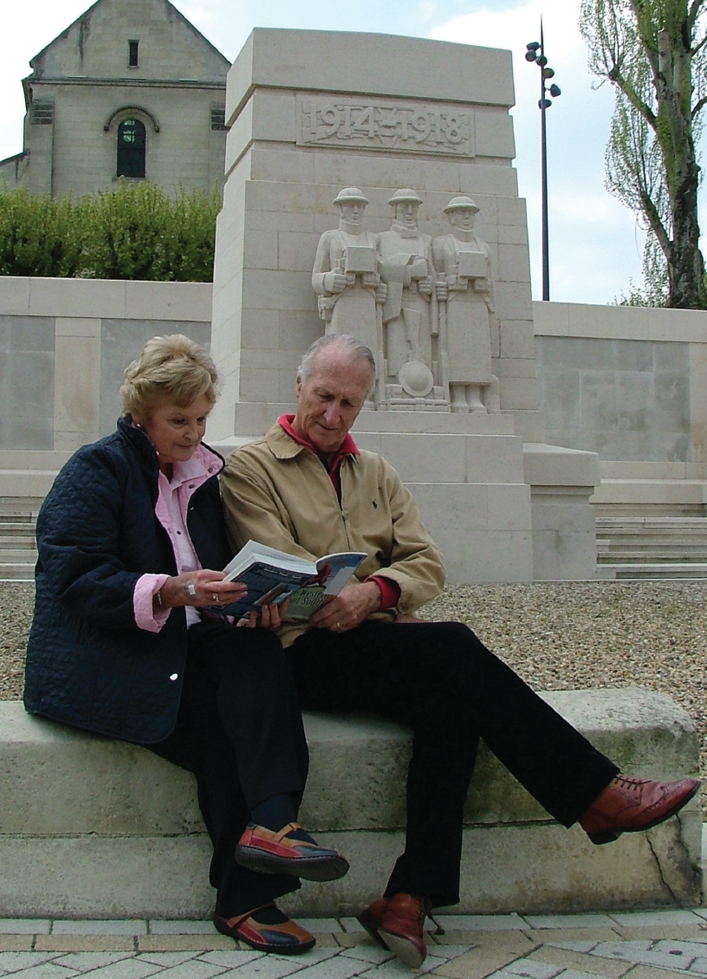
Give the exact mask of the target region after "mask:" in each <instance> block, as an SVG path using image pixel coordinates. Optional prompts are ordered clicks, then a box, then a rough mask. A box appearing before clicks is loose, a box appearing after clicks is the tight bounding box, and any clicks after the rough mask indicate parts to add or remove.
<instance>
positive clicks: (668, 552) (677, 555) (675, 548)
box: [597, 541, 707, 563]
mask: <svg viewBox="0 0 707 979" xmlns="http://www.w3.org/2000/svg"><path fill="white" fill-rule="evenodd" d="M597 560H598V561H599V562H601V563H612V562H617V561H618V562H626V561H639V562H646V561H648V562H650V563H660V562H663V561H665V562H668V563H671V562H676V561H677V562H678V563H681V562H687V561H707V546H696V545H691V544H683V543H681V542H679V541H675V542H670V543H666V544H656V545H654V546H652V547H651V546H646V547H642V546H637V545H636V544H635V543H631V544H616V545H608V546H607V545H606V544H604V543H602V542H600V541H597Z"/></svg>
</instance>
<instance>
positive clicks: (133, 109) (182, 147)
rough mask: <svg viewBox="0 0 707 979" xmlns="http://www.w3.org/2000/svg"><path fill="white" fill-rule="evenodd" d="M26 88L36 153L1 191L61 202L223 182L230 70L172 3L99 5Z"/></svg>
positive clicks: (21, 156)
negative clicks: (101, 193)
mask: <svg viewBox="0 0 707 979" xmlns="http://www.w3.org/2000/svg"><path fill="white" fill-rule="evenodd" d="M30 65H31V68H32V73H31V74H30V75H28V76H27V78H25V79H23V82H22V84H23V87H24V93H25V104H26V106H27V114H26V117H25V124H24V148H23V150H22V152H21V153H18V154H17V155H16V156H12V157H9V158H8V159H6V160H0V189H1V188H2V187H3V185H4V186H5V187H7V188H8V189H14V188H17V187H25V188H27V190H29V191H31V192H33V193H37V194H51V195H52V196H54V197H59V196H65V195H68V194H73V195H80V194H86V193H93V192H95V191H98V190H109V189H110V188H111V187H114V186H115V183H116V181H117V180H118V179H119V178H120V177H125V178H126V179H128V180H141V179H147V180H150V181H152V182H153V183H156V184H159V185H160V186H161V187H163V188H164V189H165V190H167V191H168V192H171V191H174V190H175V189H176V188H177V187H179V186H180V185H181V186H183V187H184V188H185V189H188V190H191V189H197V188H198V189H201V190H206V191H208V190H209V189H210V188H211V187H213V186H214V185H215V184H217V183H219V182H220V181H221V180H222V179H223V164H224V154H225V140H226V127H225V124H224V111H225V110H224V106H225V98H226V74H227V72H228V69H229V67H230V62H229V61H228V60H227V59H226V58H225V57H224V56H223V55H222V54H221V53H220V52H219V51H217V50H216V48H215V47H214V46H213V45H212V44H211V43H210V42H209V41H207V39H206V38H205V37H204V36H203V34H201V33H200V32H199V31H198V30H197V29H196V28H195V27H194V26H193V25H192V24H191V23H189V21H188V20H187V19H186V18H185V17H184V16H183V15H182V14H181V13H179V11H178V10H177V9H176V8H175V7H174V6H173V5H172V4H171V3H170V2H169V0H97V2H96V3H94V4H93V6H92V7H89V9H88V10H87V11H86V12H85V13H84V14H82V15H81V17H79V18H78V19H77V20H75V21H74V23H73V24H71V25H70V26H69V27H67V28H66V30H65V31H64V32H63V33H62V34H60V35H59V36H58V37H57V38H55V39H54V40H53V41H52V42H51V43H50V44H48V45H47V46H46V47H45V48H44V49H43V50H42V51H40V52H39V54H37V55H36V56H35V57H34V58H33V59H32V60H31V62H30Z"/></svg>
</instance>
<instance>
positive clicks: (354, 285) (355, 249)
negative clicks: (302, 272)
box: [312, 187, 386, 352]
mask: <svg viewBox="0 0 707 979" xmlns="http://www.w3.org/2000/svg"><path fill="white" fill-rule="evenodd" d="M333 203H334V204H335V205H336V206H337V208H338V209H339V226H338V228H334V229H332V230H331V231H325V232H324V234H323V235H322V236H321V238H320V239H319V245H318V246H317V254H316V257H315V259H314V268H313V271H312V288H313V289H314V291H315V292H316V293H317V296H318V297H319V298H318V307H319V315H320V317H321V318H322V319H323V320H324V321H325V323H326V332H327V333H351V334H352V335H353V336H355V337H357V338H358V339H359V340H362V341H363V342H364V343H365V344H366V345H367V346H369V347H370V348H371V350H373V351H374V352H375V351H376V350H379V349H380V346H381V340H382V338H381V319H380V307H381V305H382V304H383V302H384V301H385V293H386V290H385V286H384V285H382V284H381V279H380V272H379V267H380V262H379V256H378V240H377V235H375V234H374V233H373V232H370V231H364V230H363V226H362V225H363V212H364V210H365V207H366V205H367V204H368V198H366V197H365V196H364V195H363V194H362V193H361V191H360V190H359V189H358V188H357V187H345V188H344V189H343V190H341V191H339V193H338V194H337V196H336V197H335V199H334V201H333Z"/></svg>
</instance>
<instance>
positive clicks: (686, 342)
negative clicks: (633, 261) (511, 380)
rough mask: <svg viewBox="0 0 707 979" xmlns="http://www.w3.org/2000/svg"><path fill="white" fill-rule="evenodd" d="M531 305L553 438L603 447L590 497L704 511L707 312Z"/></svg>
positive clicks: (548, 434)
mask: <svg viewBox="0 0 707 979" xmlns="http://www.w3.org/2000/svg"><path fill="white" fill-rule="evenodd" d="M533 314H534V321H535V337H536V349H537V366H538V380H539V386H540V402H541V406H542V410H543V413H544V417H545V426H546V437H547V440H548V442H552V443H553V444H555V445H562V446H568V447H570V448H573V449H585V450H589V451H593V452H597V453H598V454H599V458H600V469H601V476H602V484H601V487H600V488H599V490H598V491H597V493H596V494H595V496H594V499H593V502H595V503H612V504H619V503H620V504H622V505H625V506H628V507H634V508H636V507H637V508H639V509H640V508H641V507H642V506H646V507H654V506H661V507H662V506H664V505H666V504H670V505H671V506H675V507H678V508H682V509H694V511H695V512H696V513H701V512H702V507H703V505H704V502H705V500H704V495H705V494H704V486H703V484H704V481H705V478H706V477H707V312H694V311H688V310H667V309H648V308H630V307H619V306H588V305H574V304H569V303H540V302H536V303H534V304H533Z"/></svg>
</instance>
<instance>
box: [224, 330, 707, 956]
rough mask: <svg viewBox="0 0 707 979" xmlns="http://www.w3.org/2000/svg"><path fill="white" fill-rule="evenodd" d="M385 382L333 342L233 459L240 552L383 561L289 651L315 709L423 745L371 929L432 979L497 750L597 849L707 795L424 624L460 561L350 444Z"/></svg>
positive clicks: (461, 631)
mask: <svg viewBox="0 0 707 979" xmlns="http://www.w3.org/2000/svg"><path fill="white" fill-rule="evenodd" d="M373 380H374V368H373V357H372V354H371V351H370V350H369V349H368V348H366V347H365V346H364V345H363V344H362V343H361V342H360V341H358V340H356V339H354V338H353V337H350V336H346V335H339V336H336V335H327V336H324V337H322V338H320V339H319V340H317V341H315V343H314V344H313V345H312V347H310V349H309V351H308V352H307V353H306V355H305V357H304V359H303V361H302V364H301V366H300V369H299V371H298V374H297V384H296V399H297V410H296V412H295V414H294V415H283V416H282V417H281V418H280V419H279V420H278V422H277V423H276V424H275V425H274V426H273V427H272V428H271V429H270V431H269V432H268V433H267V434H266V435H265V436H264V437H262V438H260V439H258V440H256V441H255V442H252V443H250V444H249V445H247V446H245V447H244V448H242V449H239V450H238V451H236V452H234V453H232V454H231V456H230V457H229V459H228V462H227V465H226V468H225V470H224V474H223V482H222V492H223V497H224V502H225V505H226V512H227V519H228V522H229V528H230V532H231V534H232V536H233V542H234V543H235V544H236V545H239V546H240V545H242V544H243V543H244V542H245V541H246V540H247V539H248V538H249V537H252V538H254V539H256V540H259V541H262V542H263V543H266V544H270V545H273V546H275V547H279V548H281V549H282V550H285V551H288V552H291V553H293V554H300V555H306V556H307V557H309V558H316V557H320V556H322V555H324V554H326V553H329V552H334V551H343V550H352V549H355V550H360V551H365V552H366V553H367V554H368V557H367V559H366V560H365V561H364V562H363V563H362V565H361V566H360V568H359V570H358V571H357V573H356V574H357V577H356V580H354V581H352V582H351V583H350V584H348V585H347V586H346V587H345V588H344V589H343V590H342V591H341V592H340V593H339V595H337V596H336V597H335V598H333V599H331V600H330V601H329V602H327V604H325V605H324V606H323V607H322V608H321V609H320V610H319V611H318V612H316V613H315V614H314V615H313V616H312V618H311V619H310V621H309V622H308V623H305V624H302V623H297V624H291V625H289V626H286V627H284V628H283V629H282V631H281V638H282V641H283V644H284V645H285V646H287V647H288V648H289V653H290V662H291V665H292V670H293V674H294V677H295V681H296V683H297V686H298V689H299V693H300V699H301V703H302V706H303V707H306V708H311V709H314V710H344V711H346V710H368V711H376V712H378V713H379V714H381V715H383V716H385V717H388V718H391V719H393V720H395V721H398V722H402V723H404V724H406V725H408V726H409V727H410V728H411V729H412V732H413V754H412V758H411V761H410V767H409V770H408V779H407V832H406V842H405V852H404V853H403V854H402V856H401V857H400V858H399V859H398V860H397V862H396V864H395V867H394V869H393V872H392V874H391V876H390V879H389V881H388V884H387V886H386V887H385V890H384V893H383V897H382V898H380V899H379V900H377V901H375V902H374V903H373V904H372V905H370V907H368V908H366V909H365V910H364V911H363V912H362V914H361V918H360V920H361V922H362V923H363V925H364V926H365V927H366V929H367V930H368V931H369V932H370V934H371V935H372V936H373V937H374V938H376V940H377V941H379V942H380V943H381V944H382V945H384V946H385V947H387V948H389V949H391V950H392V951H393V952H394V953H395V954H396V955H397V956H398V957H399V958H400V959H401V960H402V961H404V962H406V963H407V964H408V965H410V966H412V967H414V968H417V967H419V966H420V965H421V963H422V962H423V960H424V958H425V955H426V948H425V942H424V932H423V926H424V922H425V916H426V915H427V914H429V913H430V910H431V908H433V907H435V906H438V907H439V906H444V905H451V904H455V903H457V902H458V900H459V872H460V859H461V843H462V821H463V807H464V801H465V799H466V795H467V791H468V788H469V781H470V778H471V773H472V769H473V767H474V759H475V754H476V748H477V744H478V741H479V738H480V737H482V738H483V739H484V741H485V742H486V744H487V745H488V746H489V748H490V749H491V751H493V752H494V754H495V755H496V756H497V757H498V758H499V759H500V760H501V761H502V762H503V764H504V765H506V767H507V768H508V769H509V770H510V771H511V772H512V773H513V775H515V777H516V778H517V779H518V780H519V781H520V782H521V783H522V784H523V785H524V786H525V787H526V788H527V789H528V791H529V792H530V793H531V794H532V795H533V796H534V797H535V798H536V799H537V800H538V801H539V802H540V803H541V804H542V805H543V806H544V807H545V809H547V811H548V812H549V813H550V814H551V815H552V816H554V818H555V819H557V820H558V821H559V822H561V823H562V824H564V825H565V826H571V825H572V824H573V823H575V822H577V821H579V823H580V824H581V826H582V827H583V829H584V830H585V831H586V832H587V833H588V834H589V837H590V839H592V840H593V842H595V843H607V842H609V841H611V840H614V839H616V838H617V836H618V835H619V834H620V833H622V832H631V831H637V830H643V829H647V828H648V827H650V826H654V825H656V823H659V822H662V821H663V820H664V819H667V818H668V817H669V816H671V815H672V814H673V813H675V812H677V811H678V810H679V809H681V808H682V806H684V805H685V803H686V802H687V801H688V799H690V798H691V797H692V796H693V795H694V794H695V792H696V791H697V789H698V787H699V783H698V782H697V781H695V780H691V779H690V780H684V781H681V782H673V783H659V782H649V781H643V780H639V779H633V778H629V777H625V776H623V775H620V774H619V771H618V768H617V767H616V765H614V764H613V763H612V762H611V761H610V760H609V759H608V758H606V757H604V755H602V754H600V753H599V752H598V751H597V750H596V749H595V748H593V747H592V745H591V744H589V742H588V741H587V740H586V739H585V738H584V737H582V735H580V734H579V733H578V732H577V731H576V730H575V729H574V728H573V727H571V725H569V724H568V723H567V722H566V721H565V720H564V719H563V718H562V717H560V716H559V715H558V714H557V713H555V711H553V710H552V709H551V708H550V707H549V706H548V704H546V703H545V701H544V700H542V699H541V698H540V697H538V696H537V695H536V694H535V693H534V692H533V691H532V690H531V689H530V688H529V687H528V686H526V684H525V683H524V682H523V681H522V680H521V679H520V678H519V677H518V676H517V675H516V674H515V673H514V672H513V671H512V670H511V669H510V668H509V667H507V666H506V665H505V664H504V663H503V662H501V660H499V659H497V657H495V656H494V655H493V654H492V653H490V652H489V651H488V650H487V649H486V648H485V646H483V645H482V643H481V642H480V641H479V640H478V639H477V638H476V636H475V635H474V633H473V632H471V630H470V629H468V628H467V627H466V626H464V625H462V624H460V623H454V622H443V623H436V622H423V621H421V620H419V619H415V618H414V614H413V613H414V612H415V611H416V609H417V608H418V607H419V606H420V605H422V603H424V602H426V601H427V600H428V599H430V598H433V597H434V596H435V595H437V594H439V592H440V589H441V587H442V584H443V581H444V570H443V566H442V558H441V555H440V552H439V550H438V548H437V547H436V545H435V544H434V542H433V540H432V539H431V538H430V536H429V534H428V533H427V531H426V530H425V528H424V527H423V525H422V523H421V521H420V516H419V513H418V510H417V507H416V505H415V501H414V500H413V498H412V497H411V495H410V493H409V492H408V491H407V490H406V489H405V487H404V486H403V485H402V483H401V481H400V479H399V477H398V475H397V473H396V472H395V470H394V469H393V468H392V467H391V466H390V465H389V464H388V463H387V462H386V461H385V460H384V459H382V458H381V457H380V456H378V455H376V454H375V453H373V452H366V451H362V450H359V449H358V448H357V446H356V443H355V442H354V440H353V438H352V437H351V435H350V429H351V426H352V425H353V423H354V421H355V420H356V417H357V415H358V413H359V411H360V410H361V407H362V406H363V404H364V402H365V400H366V397H367V395H368V393H369V390H370V388H371V385H372V384H373Z"/></svg>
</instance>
